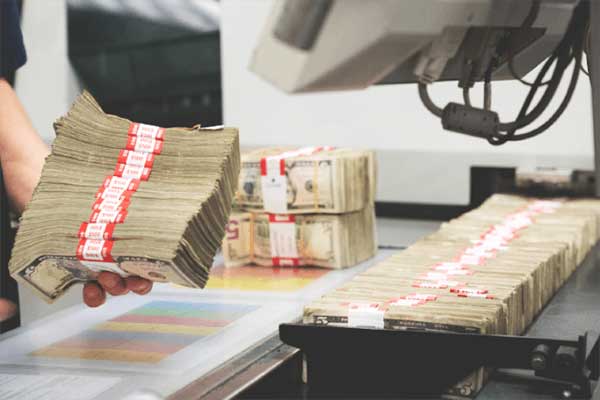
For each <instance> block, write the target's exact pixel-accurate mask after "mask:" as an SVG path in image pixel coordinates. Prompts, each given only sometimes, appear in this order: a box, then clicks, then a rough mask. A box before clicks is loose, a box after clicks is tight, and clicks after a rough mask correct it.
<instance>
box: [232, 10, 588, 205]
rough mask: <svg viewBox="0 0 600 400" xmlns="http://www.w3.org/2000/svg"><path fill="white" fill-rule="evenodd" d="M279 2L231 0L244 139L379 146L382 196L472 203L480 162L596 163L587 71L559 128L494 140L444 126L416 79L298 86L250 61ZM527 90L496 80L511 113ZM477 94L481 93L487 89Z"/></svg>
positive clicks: (238, 122)
mask: <svg viewBox="0 0 600 400" xmlns="http://www.w3.org/2000/svg"><path fill="white" fill-rule="evenodd" d="M271 4H272V2H271V1H270V0H223V1H222V25H221V39H222V40H221V46H222V47H221V52H222V67H223V91H224V118H225V122H226V124H229V125H234V126H238V127H240V138H241V143H242V145H243V146H268V145H276V144H278V145H279V144H286V145H307V144H327V145H334V146H352V147H369V148H375V149H377V150H378V153H379V160H380V167H381V168H380V176H379V179H380V185H379V192H378V199H379V200H384V201H402V202H423V203H438V204H440V203H441V204H443V203H446V204H466V203H467V202H468V197H469V176H468V171H469V167H470V166H471V165H490V166H520V165H522V166H525V165H526V166H534V165H539V166H560V167H573V168H588V169H591V168H592V165H593V161H592V160H593V147H592V134H591V113H590V107H591V105H590V104H591V102H590V89H589V83H588V81H587V80H585V79H582V80H581V81H580V84H579V87H578V89H577V92H576V94H575V96H574V98H573V100H572V103H571V106H570V107H569V109H568V110H567V112H566V113H565V115H564V116H563V117H562V118H561V119H560V120H559V121H558V122H557V123H556V124H555V126H554V127H553V128H552V129H551V130H550V131H548V132H546V133H545V134H543V135H541V136H540V137H537V138H534V139H532V140H530V141H525V142H517V143H509V144H506V145H504V146H501V147H493V146H491V145H489V144H488V143H487V142H485V141H483V140H480V139H476V138H471V137H468V136H464V135H459V134H454V133H449V132H445V131H443V130H442V129H441V125H440V122H439V120H438V119H436V118H434V117H433V116H432V115H430V114H429V113H428V112H427V111H426V110H425V109H424V107H423V106H422V105H421V103H420V100H419V98H418V94H417V89H416V86H414V85H393V86H377V87H372V88H369V89H367V90H364V91H355V92H338V93H317V94H300V95H293V96H290V95H287V94H285V93H283V92H281V91H279V90H278V89H276V88H274V87H272V86H271V85H270V84H268V83H266V82H264V81H262V80H261V79H260V78H259V77H258V76H256V75H254V74H253V73H251V72H250V71H249V70H248V64H249V61H250V56H251V53H252V50H253V48H254V46H255V44H256V42H257V39H258V36H259V34H260V32H261V29H262V27H263V25H264V22H265V20H266V18H267V15H268V13H269V11H270V8H271ZM340 40H343V39H340ZM582 76H583V75H582ZM583 77H584V78H585V76H583ZM525 94H526V88H525V87H524V86H523V85H521V84H519V83H513V82H501V83H495V84H494V92H493V100H494V108H495V109H497V110H498V111H500V115H501V117H502V120H509V119H511V118H514V117H515V116H516V114H517V112H518V108H519V107H520V103H521V102H522V101H523V99H524V97H525ZM432 97H433V98H434V99H436V102H437V104H438V105H440V106H443V105H445V104H446V103H447V102H448V101H449V100H450V99H456V100H459V98H460V92H459V89H458V88H457V86H456V84H450V83H444V84H437V85H435V86H434V88H433V90H432ZM475 98H476V100H475V101H480V99H481V96H475Z"/></svg>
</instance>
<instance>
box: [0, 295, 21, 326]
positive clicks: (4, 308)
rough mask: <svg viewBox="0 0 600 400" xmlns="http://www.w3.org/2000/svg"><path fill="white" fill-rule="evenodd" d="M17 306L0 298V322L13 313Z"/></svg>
mask: <svg viewBox="0 0 600 400" xmlns="http://www.w3.org/2000/svg"><path fill="white" fill-rule="evenodd" d="M16 311H17V308H16V307H15V305H14V304H13V303H11V302H10V301H8V300H6V299H2V298H0V322H2V321H5V320H7V319H9V318H10V317H12V316H13V315H15V313H16Z"/></svg>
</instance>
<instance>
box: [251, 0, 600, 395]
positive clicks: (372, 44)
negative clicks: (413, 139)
mask: <svg viewBox="0 0 600 400" xmlns="http://www.w3.org/2000/svg"><path fill="white" fill-rule="evenodd" d="M340 38H343V40H340ZM569 43H570V44H569ZM599 43H600V2H597V1H584V0H582V1H578V0H558V1H544V0H531V1H512V0H507V1H495V0H482V1H472V0H456V1H438V0H430V1H418V2H416V1H411V0H400V1H398V0H393V1H364V0H363V1H352V0H350V1H339V0H338V1H335V0H317V1H310V0H307V1H303V0H288V1H285V2H279V3H278V4H277V5H276V6H274V9H273V10H272V13H271V15H270V18H269V22H268V23H267V25H266V27H265V28H264V31H263V35H262V37H261V40H260V42H259V44H258V46H257V47H256V49H255V52H254V54H253V59H252V62H251V69H252V70H253V71H254V72H255V73H256V74H258V75H260V76H261V77H262V78H264V79H265V80H267V81H269V82H270V83H272V84H273V85H275V86H277V87H279V88H280V89H282V90H284V91H286V92H290V93H299V92H318V91H329V90H346V89H362V88H366V87H368V86H370V85H374V84H395V83H413V84H415V83H416V87H415V96H416V95H417V90H416V88H417V87H418V94H419V96H420V98H421V100H422V102H423V105H424V106H425V107H426V108H427V109H428V110H429V111H430V112H431V113H432V114H433V115H434V116H435V117H436V118H439V119H440V120H441V123H442V126H443V128H444V129H446V130H447V131H450V132H457V133H461V134H467V135H471V136H475V137H478V138H481V139H482V140H487V141H488V142H489V143H490V144H491V145H495V146H499V145H502V144H504V143H506V142H508V141H517V140H524V139H527V138H530V137H533V136H536V135H539V134H542V133H543V132H544V131H545V130H547V129H548V128H549V127H550V126H552V124H553V123H554V122H555V121H556V119H558V118H559V117H560V115H561V113H562V112H563V111H564V109H565V108H566V107H567V106H568V103H569V101H570V98H571V95H572V93H573V90H574V87H575V85H576V84H577V80H578V79H580V75H581V74H580V72H581V68H582V67H583V64H584V62H583V61H582V58H581V55H582V54H584V53H585V54H586V55H587V67H588V68H589V76H590V80H591V86H592V102H593V110H594V112H593V122H594V128H593V131H594V132H593V137H594V146H595V172H594V173H593V176H594V177H595V179H593V178H592V179H590V182H595V183H594V185H595V186H594V187H593V188H591V190H592V191H593V192H595V194H596V195H597V196H599V195H600V112H598V111H597V110H598V109H600V56H599V54H600V46H599V45H598V44H599ZM570 46H571V50H566V47H570ZM563 52H564V53H563ZM561 53H562V54H563V55H561ZM273 60H277V62H273ZM561 60H562V61H561ZM571 62H572V63H573V64H574V68H572V69H571V70H570V72H569V73H567V74H565V75H564V80H565V81H568V82H569V88H568V89H567V90H566V92H565V93H562V92H561V94H560V95H559V94H558V91H556V89H555V88H556V87H557V85H558V84H559V83H560V81H561V79H563V75H562V74H561V70H562V71H563V72H564V68H563V67H561V65H566V64H564V63H571ZM554 63H556V64H555V65H556V66H557V69H554V72H553V73H552V76H551V77H550V73H549V69H550V66H551V65H553V64H554ZM538 65H541V67H540V68H539V69H538V71H539V72H536V73H535V74H537V78H536V79H535V80H533V81H531V82H529V85H530V92H529V95H528V96H527V98H526V99H525V101H524V104H523V107H522V108H521V112H520V113H519V116H518V117H517V118H516V119H515V120H514V121H511V122H505V121H502V119H501V118H500V117H499V115H498V113H496V112H495V111H494V110H493V109H492V108H491V95H492V93H491V84H490V82H491V81H492V80H505V79H518V80H521V81H523V80H524V79H523V78H522V77H523V76H524V75H525V74H526V73H528V72H530V71H532V70H533V69H534V68H536V66H538ZM535 74H534V75H535ZM446 80H452V81H458V86H459V90H462V93H463V99H464V102H463V104H458V103H449V104H448V105H446V106H438V105H436V104H435V101H434V100H432V98H431V97H430V96H429V91H428V88H429V87H430V85H432V84H433V83H434V82H436V81H446ZM544 81H546V82H545V83H547V85H544V84H543V82H544ZM476 82H482V83H483V85H482V86H483V88H484V105H483V106H482V107H480V106H477V105H474V104H473V103H472V102H471V99H470V92H471V90H472V89H473V87H474V84H475V83H476ZM542 85H544V86H542ZM538 89H539V93H541V92H543V94H542V95H541V97H540V100H538V101H539V103H537V105H536V104H532V103H534V101H533V99H534V98H535V95H536V93H538ZM555 96H557V97H558V96H561V97H559V98H557V99H559V101H558V106H553V107H555V108H556V110H555V111H553V114H551V116H550V118H548V117H544V118H539V117H540V116H541V113H542V112H543V111H545V110H546V109H547V108H548V106H549V104H550V102H551V100H553V98H554V97H555ZM546 118H548V119H546ZM534 121H535V122H534ZM540 122H541V124H540ZM532 127H535V128H534V129H531V128H532ZM525 131H527V132H525ZM565 140H567V139H565ZM597 253H598V249H597V248H596V250H595V251H594V252H592V253H591V254H590V256H589V257H588V259H587V260H586V262H585V263H584V264H585V265H583V266H581V267H580V270H579V271H578V272H577V273H576V274H575V276H573V277H572V278H571V280H570V281H569V282H568V283H567V284H566V285H565V286H564V287H563V288H562V289H561V292H559V293H558V294H557V295H556V296H555V297H554V299H553V300H552V302H551V303H550V304H549V305H548V306H547V307H546V309H545V310H544V311H543V313H542V314H541V316H540V317H539V318H538V319H537V321H536V322H535V323H534V324H533V325H532V326H531V327H530V329H529V332H528V333H527V334H526V336H522V337H509V336H493V335H472V334H456V333H443V332H423V331H391V330H386V329H369V328H348V327H331V326H317V325H303V324H283V325H281V326H280V329H279V334H280V338H281V340H282V341H283V342H284V343H286V344H287V345H290V346H292V347H294V348H299V349H301V351H302V353H303V357H304V375H305V379H306V380H307V383H308V385H307V388H308V391H307V392H306V393H308V398H311V397H312V398H321V397H329V396H334V397H341V398H349V397H361V398H364V397H372V396H377V397H387V396H393V397H398V396H401V395H403V394H405V395H406V394H407V395H411V398H412V397H413V396H430V395H433V394H436V393H437V394H439V393H441V392H442V391H443V389H444V388H445V387H448V386H449V385H450V384H451V383H452V382H455V381H457V380H458V379H459V377H460V376H465V375H466V373H467V372H468V371H471V370H473V369H474V368H476V367H478V366H482V365H485V366H490V367H498V368H510V369H520V370H528V371H530V375H529V378H531V379H528V381H531V382H530V384H529V386H526V388H527V389H525V391H524V392H519V391H515V390H514V388H515V385H516V384H515V383H514V380H513V381H510V380H509V381H507V382H509V383H506V382H505V384H504V385H502V384H496V383H493V384H491V385H488V387H487V388H486V389H484V390H483V392H482V393H481V394H480V397H479V398H498V397H500V398H511V399H513V398H528V399H529V398H531V399H533V398H546V397H543V394H544V393H543V392H544V391H545V395H547V396H550V398H552V397H556V396H563V397H565V398H567V397H582V398H589V397H591V396H592V393H593V389H594V386H593V385H592V381H595V380H597V379H598V376H599V372H600V371H599V363H600V354H599V351H598V332H597V331H596V332H594V330H597V329H598V323H599V322H600V313H591V314H587V318H586V319H587V321H588V322H589V324H588V325H586V324H585V323H584V324H582V323H581V319H580V316H577V315H576V314H577V312H578V311H577V310H579V311H580V312H582V313H588V312H589V310H590V309H594V308H600V307H599V305H598V303H597V301H598V299H599V298H598V296H596V295H593V294H592V293H594V292H596V291H597V290H595V289H593V288H592V289H590V286H589V285H588V284H586V283H585V282H586V279H587V282H588V283H589V282H590V281H593V280H594V279H597V278H592V277H593V276H597V275H598V272H597V271H599V269H598V268H600V265H598V261H597V258H598V257H597ZM594 271H596V272H594ZM586 293H587V294H588V295H591V296H592V297H590V298H588V300H590V301H592V303H587V305H584V304H582V303H581V298H583V297H585V296H586ZM577 298H579V300H578V299H577ZM593 302H596V303H595V305H594V303H593ZM569 315H571V317H569ZM578 318H579V320H578V321H575V319H578ZM566 328H568V329H566ZM588 330H589V331H590V332H587V331H588ZM532 374H534V375H535V376H536V377H538V378H540V377H541V378H545V379H546V380H545V381H544V384H542V387H543V388H544V389H542V390H537V389H534V387H535V385H536V383H535V382H536V380H535V379H533V375H532ZM500 380H502V379H501V378H500ZM492 382H494V381H493V380H492ZM511 382H512V383H511ZM549 382H554V385H553V384H551V383H549ZM538 384H539V382H538ZM517 386H518V385H517ZM538 389H539V388H538ZM255 393H260V389H256V391H255ZM463 394H465V395H468V394H469V393H463ZM540 396H541V397H540ZM594 398H600V394H598V393H596V396H594Z"/></svg>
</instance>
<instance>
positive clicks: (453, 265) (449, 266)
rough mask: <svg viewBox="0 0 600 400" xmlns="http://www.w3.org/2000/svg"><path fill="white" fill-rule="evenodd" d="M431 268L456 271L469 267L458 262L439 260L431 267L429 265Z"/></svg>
mask: <svg viewBox="0 0 600 400" xmlns="http://www.w3.org/2000/svg"><path fill="white" fill-rule="evenodd" d="M431 269H432V270H434V271H457V270H463V269H465V270H466V269H469V267H467V266H466V265H462V264H461V263H459V262H441V263H437V264H435V265H434V266H433V267H431Z"/></svg>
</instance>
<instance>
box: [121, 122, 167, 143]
mask: <svg viewBox="0 0 600 400" xmlns="http://www.w3.org/2000/svg"><path fill="white" fill-rule="evenodd" d="M127 134H128V135H129V136H137V137H143V138H151V139H157V140H164V137H165V128H161V127H160V126H154V125H146V124H140V123H137V122H132V123H131V124H130V125H129V130H128V131H127Z"/></svg>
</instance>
